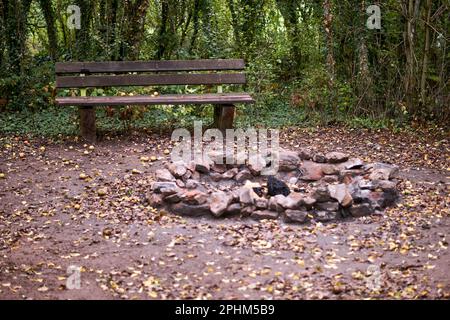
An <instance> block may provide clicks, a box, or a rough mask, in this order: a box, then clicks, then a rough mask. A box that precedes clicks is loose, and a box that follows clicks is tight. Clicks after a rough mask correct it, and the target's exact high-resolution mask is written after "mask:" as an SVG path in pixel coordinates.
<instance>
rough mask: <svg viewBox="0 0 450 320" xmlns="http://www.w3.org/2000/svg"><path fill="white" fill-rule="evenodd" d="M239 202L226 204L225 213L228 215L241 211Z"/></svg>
mask: <svg viewBox="0 0 450 320" xmlns="http://www.w3.org/2000/svg"><path fill="white" fill-rule="evenodd" d="M241 208H242V206H241V204H240V203H232V204H230V205H229V206H228V208H227V210H226V213H227V214H229V215H233V214H238V213H240V212H241Z"/></svg>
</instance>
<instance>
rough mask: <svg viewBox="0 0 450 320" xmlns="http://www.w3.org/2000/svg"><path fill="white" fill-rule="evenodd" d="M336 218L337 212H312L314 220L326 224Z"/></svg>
mask: <svg viewBox="0 0 450 320" xmlns="http://www.w3.org/2000/svg"><path fill="white" fill-rule="evenodd" d="M337 217H338V213H337V211H316V212H314V219H315V220H317V221H319V222H328V221H333V220H336V219H337Z"/></svg>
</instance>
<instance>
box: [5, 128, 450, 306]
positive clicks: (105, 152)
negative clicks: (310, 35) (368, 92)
mask: <svg viewBox="0 0 450 320" xmlns="http://www.w3.org/2000/svg"><path fill="white" fill-rule="evenodd" d="M282 141H283V144H284V147H286V148H289V149H293V150H295V149H296V148H298V147H300V146H305V145H307V146H310V147H312V148H314V149H316V150H320V151H323V152H326V151H345V152H348V153H349V154H351V155H352V156H356V157H361V158H362V159H363V160H366V161H384V162H390V163H395V164H398V165H399V166H400V167H401V183H400V188H401V193H402V201H401V202H400V203H399V204H398V205H397V206H396V207H394V208H390V209H389V210H387V212H386V213H385V215H384V216H373V217H365V218H360V219H351V220H350V219H349V220H345V221H343V222H341V223H337V224H320V223H318V224H307V225H288V224H284V223H282V222H280V221H266V220H263V221H259V222H256V221H252V220H241V219H239V218H228V219H210V218H208V219H206V218H202V219H199V218H189V219H188V218H182V217H178V216H174V215H171V214H170V213H167V212H164V211H163V212H160V211H156V210H152V208H150V207H149V206H148V204H147V203H146V197H145V195H146V193H147V192H148V189H149V182H150V181H151V180H152V179H153V177H154V174H155V172H156V170H158V168H160V167H161V160H163V159H164V158H165V157H168V156H167V155H166V154H165V153H164V150H165V149H170V143H169V136H168V135H144V134H136V135H131V136H130V137H109V138H108V137H107V138H106V139H104V140H103V141H101V142H99V143H98V144H97V145H95V147H93V148H90V147H89V146H88V145H84V144H83V143H80V142H78V141H76V139H74V138H69V139H67V140H64V141H59V142H51V141H47V140H40V139H30V140H24V139H23V138H14V137H0V173H3V176H0V299H166V298H168V299H174V298H187V299H194V298H201V299H213V298H214V299H260V298H262V299H286V298H287V299H302V298H303V299H305V298H306V299H317V298H319V299H321V298H324V299H359V298H392V299H399V298H403V299H404V298H408V299H413V298H418V299H434V298H439V299H448V298H449V297H450V272H449V266H450V255H449V252H448V239H449V233H450V232H449V231H450V217H449V216H450V197H449V190H450V153H449V149H450V141H449V137H448V135H446V134H445V133H443V132H439V131H420V132H414V133H411V132H408V133H395V134H394V133H392V132H390V131H387V130H382V131H367V130H349V129H343V128H327V129H315V130H311V129H309V130H299V129H296V130H285V131H284V132H283V134H282ZM151 156H156V157H157V158H158V160H156V161H154V162H152V161H147V159H146V157H148V158H150V157H151ZM133 169H134V170H133ZM80 174H81V177H82V179H80ZM83 174H84V175H83ZM99 189H104V190H103V191H106V194H105V195H103V194H101V193H100V194H99ZM69 266H76V267H80V268H81V288H80V289H69V288H67V286H66V283H67V277H68V276H69V275H70V274H68V273H67V269H68V267H69ZM371 266H372V267H371ZM378 272H379V274H378ZM378 280H379V282H377V281H378ZM374 281H375V282H374ZM378 285H379V289H378V290H377V289H376V287H377V286H378ZM374 288H375V289H374Z"/></svg>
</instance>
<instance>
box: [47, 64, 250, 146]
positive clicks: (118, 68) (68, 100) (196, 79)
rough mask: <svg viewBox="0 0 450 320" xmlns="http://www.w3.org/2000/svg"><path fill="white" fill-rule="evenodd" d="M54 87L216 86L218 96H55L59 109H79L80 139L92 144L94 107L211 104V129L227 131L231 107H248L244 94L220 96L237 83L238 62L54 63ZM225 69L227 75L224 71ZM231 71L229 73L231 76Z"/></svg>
mask: <svg viewBox="0 0 450 320" xmlns="http://www.w3.org/2000/svg"><path fill="white" fill-rule="evenodd" d="M55 69H56V89H68V88H69V89H70V88H73V89H75V88H82V89H83V88H84V89H85V88H97V87H121V86H122V87H123V86H169V85H209V86H211V85H217V86H219V87H218V88H219V93H205V94H163V95H157V96H153V95H138V96H103V97H89V96H83V95H85V94H83V92H86V90H81V92H82V96H76V97H57V98H56V104H57V105H60V106H78V107H79V113H80V131H81V135H82V136H83V137H84V138H85V139H87V140H95V138H96V127H95V107H96V106H120V105H184V104H196V105H200V104H212V105H214V127H217V128H219V129H221V130H224V129H227V128H231V127H232V126H233V119H234V114H235V104H238V103H253V102H254V100H253V99H252V97H251V96H250V95H249V94H247V93H221V88H222V87H221V86H222V85H242V84H245V82H246V77H245V74H244V73H243V72H237V71H242V70H244V69H245V64H244V61H243V60H241V59H208V60H165V61H111V62H60V63H56V68H55ZM223 71H227V72H223ZM231 71H232V72H231Z"/></svg>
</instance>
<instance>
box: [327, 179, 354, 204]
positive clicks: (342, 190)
mask: <svg viewBox="0 0 450 320" xmlns="http://www.w3.org/2000/svg"><path fill="white" fill-rule="evenodd" d="M328 192H329V193H330V197H331V198H333V199H335V200H337V201H338V202H339V204H340V205H341V206H342V207H344V208H347V207H349V206H351V205H352V202H353V198H352V196H351V194H350V192H349V190H348V188H347V185H346V184H345V183H341V184H336V185H329V186H328Z"/></svg>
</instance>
